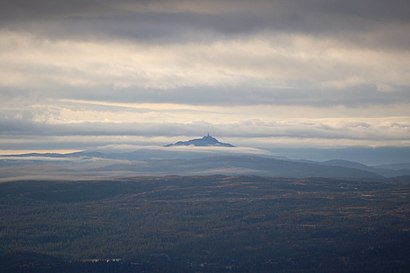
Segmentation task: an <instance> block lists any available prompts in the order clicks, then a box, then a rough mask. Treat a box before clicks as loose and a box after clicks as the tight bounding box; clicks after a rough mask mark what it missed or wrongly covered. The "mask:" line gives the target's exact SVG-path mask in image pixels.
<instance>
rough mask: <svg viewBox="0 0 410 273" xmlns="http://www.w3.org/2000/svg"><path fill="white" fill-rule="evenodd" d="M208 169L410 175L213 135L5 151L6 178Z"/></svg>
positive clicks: (2, 168)
mask: <svg viewBox="0 0 410 273" xmlns="http://www.w3.org/2000/svg"><path fill="white" fill-rule="evenodd" d="M178 143H179V144H178ZM188 143H189V144H188ZM208 174H225V175H259V176H271V177H295V178H303V177H329V178H365V179H382V178H385V177H396V176H404V175H410V164H406V163H402V164H391V165H383V166H368V165H364V164H361V163H358V162H353V161H347V160H329V161H323V162H319V161H311V160H292V159H288V158H284V157H275V156H272V155H270V154H269V153H266V151H263V150H260V149H252V148H243V147H234V146H233V145H231V144H227V143H221V142H219V141H218V140H217V139H215V138H213V137H211V136H209V135H208V136H204V137H203V138H202V139H193V140H189V141H183V142H177V143H175V144H171V145H166V146H165V147H133V146H120V147H116V146H109V147H102V148H99V149H94V150H84V151H81V152H75V153H69V154H57V153H44V154H41V153H31V154H22V155H6V156H1V157H0V176H1V177H0V179H1V180H3V181H5V180H9V179H29V178H30V179H32V178H35V177H37V178H64V179H67V178H70V177H74V178H75V179H78V178H79V177H81V179H87V178H96V177H98V178H107V179H109V178H113V177H125V176H139V175H208Z"/></svg>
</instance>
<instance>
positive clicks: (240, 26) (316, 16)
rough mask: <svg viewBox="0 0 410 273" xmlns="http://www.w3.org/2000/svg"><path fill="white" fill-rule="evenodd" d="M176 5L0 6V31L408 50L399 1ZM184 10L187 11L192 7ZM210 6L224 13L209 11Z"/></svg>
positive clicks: (408, 10)
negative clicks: (264, 35) (283, 38)
mask: <svg viewBox="0 0 410 273" xmlns="http://www.w3.org/2000/svg"><path fill="white" fill-rule="evenodd" d="M179 2H181V1H177V0H176V1H155V2H154V3H157V5H158V6H161V4H164V5H165V4H166V5H167V6H166V7H167V8H166V9H165V8H163V9H157V10H155V9H153V10H144V9H140V10H139V9H136V10H126V9H121V8H119V7H120V6H121V5H124V4H130V5H132V4H133V3H142V4H144V3H145V4H146V5H148V4H149V1H137V2H133V1H69V2H67V1H48V0H47V1H46V0H43V1H28V0H19V1H2V4H1V6H0V10H1V12H0V20H1V21H2V25H3V27H7V28H11V29H13V28H16V29H23V30H24V29H25V30H29V31H31V32H33V33H40V34H41V33H42V34H44V35H46V36H51V37H52V36H54V37H61V36H62V37H67V36H71V37H80V38H95V37H104V36H110V37H119V38H127V39H138V40H142V41H155V42H161V41H166V42H181V41H190V40H192V39H195V40H201V39H204V37H203V36H204V35H205V40H206V39H209V38H210V37H209V35H210V34H209V33H208V32H211V33H214V34H215V35H247V34H250V33H255V32H258V31H266V30H267V31H278V32H287V33H305V34H311V35H323V36H328V37H334V38H336V39H342V40H346V41H347V42H349V43H356V44H358V45H365V46H368V47H369V46H370V47H381V46H386V47H394V48H400V49H408V47H409V46H410V38H408V35H403V34H404V33H406V29H408V25H409V24H410V17H409V16H408V14H410V5H409V4H408V1H406V0H393V1H382V0H377V1H371V0H359V1H353V0H350V1H336V0H334V1H333V0H332V1H329V0H312V1H296V0H293V1H252V2H249V1H235V2H232V1H211V2H210V3H212V5H211V6H212V9H214V12H212V10H211V11H210V10H209V9H206V10H204V11H201V10H200V9H199V8H198V9H194V8H192V9H191V10H189V9H188V10H179V9H174V10H173V9H172V6H173V5H175V6H177V4H178V3H179ZM201 2H202V1H201ZM199 3H200V2H199ZM187 5H190V6H191V7H195V5H196V3H195V1H191V2H189V4H187ZM142 6H144V5H142ZM218 6H221V7H224V9H222V8H220V9H221V12H217V11H218ZM238 6H239V8H238ZM255 7H256V8H255ZM258 7H259V8H258ZM50 21H51V22H52V23H51V24H50ZM386 24H393V25H392V26H391V28H393V29H395V30H396V31H395V32H396V33H394V34H392V33H391V32H389V31H383V27H384V26H385V25H386ZM206 33H208V34H206ZM211 36H212V35H211ZM386 38H389V39H386Z"/></svg>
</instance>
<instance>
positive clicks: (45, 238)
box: [0, 176, 410, 273]
mask: <svg viewBox="0 0 410 273" xmlns="http://www.w3.org/2000/svg"><path fill="white" fill-rule="evenodd" d="M409 182H410V180H409V178H408V177H402V178H396V179H389V180H383V181H382V180H367V181H357V180H334V179H323V178H309V179H284V178H261V177H250V176H247V177H245V176H244V177H226V176H204V177H200V176H198V177H161V178H157V177H141V178H135V179H129V180H118V181H109V182H107V181H94V182H90V181H87V182H81V181H77V182H55V181H23V182H10V183H2V184H0V269H1V272H10V273H17V272H35V273H37V272H38V273H40V272H44V273H48V272H123V273H124V272H125V273H127V272H409V269H410V263H409V260H408V257H409V254H410V234H409V233H410V232H409V230H410V220H409V215H410V205H409V202H408V194H409V189H410V183H409Z"/></svg>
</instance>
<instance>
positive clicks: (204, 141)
mask: <svg viewBox="0 0 410 273" xmlns="http://www.w3.org/2000/svg"><path fill="white" fill-rule="evenodd" d="M172 146H197V147H209V146H215V147H235V146H234V145H232V144H230V143H223V142H220V141H219V140H217V139H216V138H214V137H212V136H211V135H209V134H208V135H206V136H203V137H202V138H195V139H190V140H187V141H178V142H175V143H172V144H167V145H164V147H172Z"/></svg>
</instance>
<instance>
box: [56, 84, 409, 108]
mask: <svg viewBox="0 0 410 273" xmlns="http://www.w3.org/2000/svg"><path fill="white" fill-rule="evenodd" d="M306 85H307V87H306V88H304V89H302V88H301V87H299V88H292V89H289V88H260V87H255V86H251V85H250V86H242V87H207V86H202V87H201V86H199V87H198V86H195V87H180V88H173V89H169V90H161V89H144V88H139V87H135V88H132V87H131V88H126V89H123V90H121V91H120V92H121V96H118V93H117V92H113V90H112V89H110V88H107V87H101V88H97V89H95V91H93V90H85V89H72V90H70V91H69V92H68V91H65V92H63V93H62V94H61V96H63V97H67V98H71V99H85V100H96V101H112V102H137V103H144V102H146V103H150V102H152V103H178V104H192V105H258V104H270V105H308V106H318V107H330V106H338V105H342V106H346V107H361V106H369V105H385V104H396V103H409V102H410V96H409V90H408V88H407V87H400V88H399V89H398V91H394V92H381V91H378V90H377V88H376V86H373V85H362V86H355V87H349V88H345V89H343V90H328V89H314V88H312V87H309V86H308V84H306ZM302 86H303V84H302ZM50 96H56V98H58V94H55V93H54V94H50Z"/></svg>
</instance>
